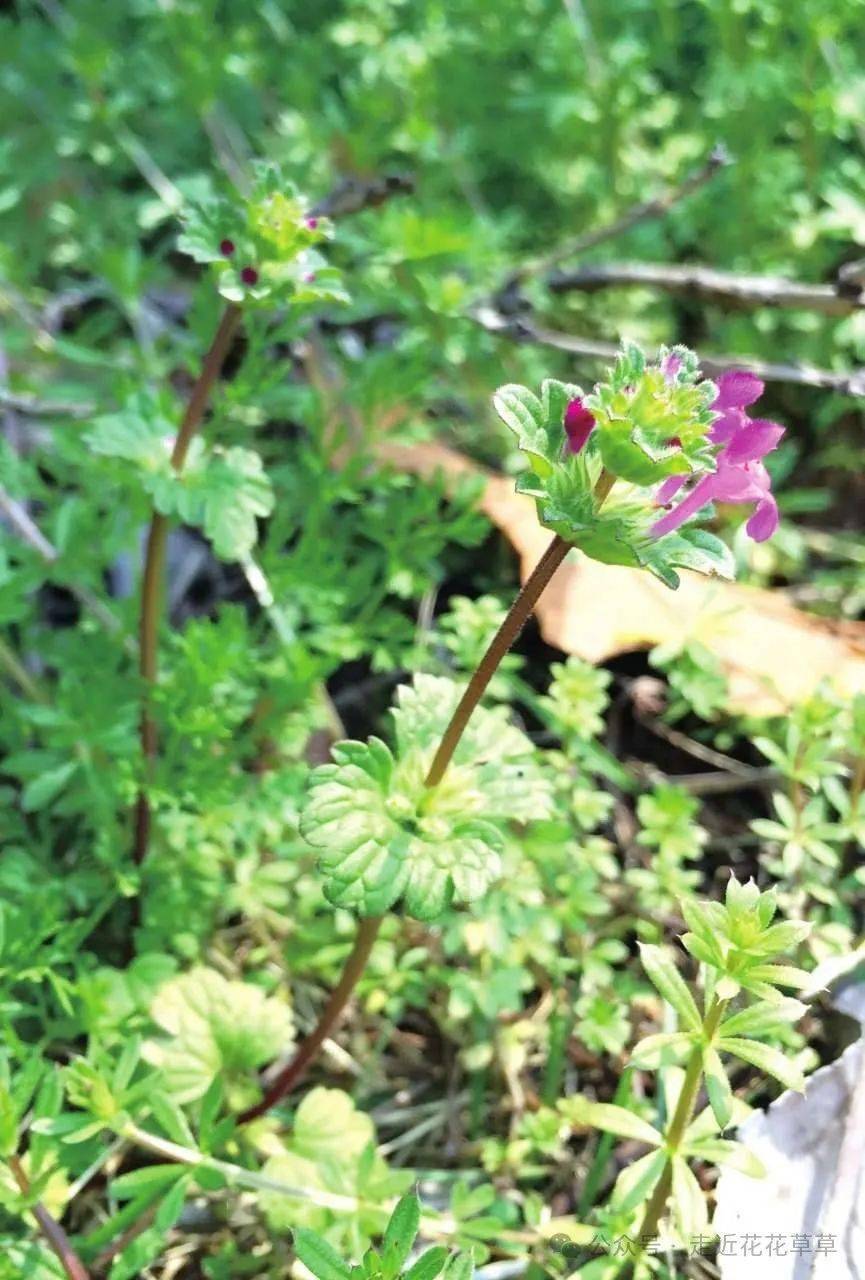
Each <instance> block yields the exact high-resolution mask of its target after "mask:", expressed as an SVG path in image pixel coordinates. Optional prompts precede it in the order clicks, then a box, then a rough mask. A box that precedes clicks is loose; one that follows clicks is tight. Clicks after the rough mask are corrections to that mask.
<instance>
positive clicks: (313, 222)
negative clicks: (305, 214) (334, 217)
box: [306, 218, 318, 231]
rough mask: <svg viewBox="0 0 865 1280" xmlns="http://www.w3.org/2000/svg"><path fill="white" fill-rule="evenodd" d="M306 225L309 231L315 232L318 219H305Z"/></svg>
mask: <svg viewBox="0 0 865 1280" xmlns="http://www.w3.org/2000/svg"><path fill="white" fill-rule="evenodd" d="M306 225H307V226H308V227H309V229H310V231H315V229H316V227H317V226H318V218H307V219H306Z"/></svg>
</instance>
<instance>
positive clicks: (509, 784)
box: [301, 675, 551, 920]
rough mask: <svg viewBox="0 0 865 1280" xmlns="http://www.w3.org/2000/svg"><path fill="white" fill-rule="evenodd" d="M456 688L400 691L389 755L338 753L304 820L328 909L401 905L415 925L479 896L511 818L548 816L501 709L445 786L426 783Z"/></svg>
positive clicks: (375, 750) (440, 683) (526, 754)
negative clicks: (330, 906) (316, 854)
mask: <svg viewBox="0 0 865 1280" xmlns="http://www.w3.org/2000/svg"><path fill="white" fill-rule="evenodd" d="M460 693H461V690H460V687H459V686H458V685H455V684H454V683H453V682H452V681H450V680H446V679H443V678H441V677H435V676H423V675H422V676H418V677H417V678H416V680H415V682H414V684H413V685H410V686H404V687H403V688H401V689H399V690H398V691H397V699H396V703H397V705H396V709H395V711H394V720H395V722H396V741H397V753H396V755H394V753H393V752H391V750H390V748H389V747H387V746H386V745H385V743H383V742H381V741H380V740H379V739H377V738H371V739H370V740H369V741H368V742H366V743H360V742H345V743H339V744H337V746H336V747H334V749H333V752H332V756H333V763H331V764H326V765H321V766H320V767H319V768H318V769H316V770H315V771H314V772H313V775H312V777H311V780H310V787H309V793H308V797H307V802H306V804H305V806H304V811H303V815H302V818H301V831H302V834H303V836H304V838H305V839H306V840H307V841H308V842H309V843H310V844H311V845H313V847H314V848H316V849H317V850H318V852H319V865H320V868H321V870H322V872H323V873H324V875H325V877H326V879H325V885H324V892H325V895H326V897H327V898H328V900H329V901H330V902H332V903H333V904H334V905H335V906H341V907H348V908H350V909H352V910H354V911H357V912H358V913H359V914H361V915H380V914H381V913H382V912H383V911H387V910H388V909H389V908H391V907H393V906H395V904H396V903H398V902H399V901H400V900H402V902H403V905H404V907H405V910H406V911H407V912H408V913H409V914H410V915H413V916H415V917H416V918H417V919H419V920H430V919H433V918H434V917H435V916H437V915H439V914H441V912H442V911H444V910H445V909H446V908H447V907H449V906H450V905H451V904H452V903H454V902H472V901H474V900H475V899H477V898H479V897H480V896H482V895H483V893H484V892H485V891H486V890H487V889H488V888H489V886H490V885H491V884H492V883H493V881H494V880H496V879H497V878H498V876H499V874H500V871H501V850H502V833H501V829H500V826H499V825H498V824H500V823H501V822H503V821H507V820H517V821H525V820H528V819H530V818H535V817H537V818H543V817H547V816H548V815H549V812H550V795H551V793H550V788H549V784H548V783H547V781H546V779H545V778H544V776H543V775H542V774H541V773H540V772H539V770H538V768H537V765H536V763H535V761H534V755H533V751H532V746H531V743H530V742H529V740H528V739H527V738H526V737H525V735H524V734H523V733H521V731H520V730H519V729H517V728H516V727H515V726H513V725H512V724H510V723H509V721H508V719H507V711H506V709H504V708H496V709H494V710H491V711H490V710H486V709H485V708H478V710H477V711H476V712H475V715H474V716H473V717H472V720H471V722H470V724H469V726H468V729H467V730H466V733H465V735H464V737H463V740H462V742H461V743H460V746H459V748H458V750H457V752H456V754H455V758H454V761H453V762H452V764H451V765H450V766H449V768H448V770H447V772H446V773H445V776H444V778H443V779H442V781H441V782H440V783H439V785H438V786H437V787H434V788H432V789H430V788H427V787H426V786H425V784H424V778H425V776H426V772H427V769H428V767H429V763H430V761H431V759H432V754H433V752H434V750H435V747H436V745H437V743H438V741H439V739H440V737H441V734H442V732H443V730H444V728H445V726H446V724H447V722H448V720H449V719H450V715H451V712H452V711H453V709H454V707H455V706H456V703H457V701H458V699H459V697H460Z"/></svg>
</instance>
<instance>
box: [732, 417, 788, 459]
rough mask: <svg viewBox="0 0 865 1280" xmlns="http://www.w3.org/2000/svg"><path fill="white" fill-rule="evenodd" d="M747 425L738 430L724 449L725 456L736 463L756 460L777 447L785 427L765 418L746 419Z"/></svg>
mask: <svg viewBox="0 0 865 1280" xmlns="http://www.w3.org/2000/svg"><path fill="white" fill-rule="evenodd" d="M746 422H747V425H746V426H744V427H743V429H742V430H741V431H737V432H736V434H735V435H734V436H733V438H732V439H731V441H730V443H729V444H728V445H727V447H726V449H725V450H724V458H725V460H726V461H727V462H732V463H734V464H738V463H742V462H754V461H756V459H758V458H764V457H765V456H766V454H767V453H771V452H772V450H773V449H777V447H778V442H779V441H780V439H781V437H782V435H783V434H784V428H783V427H780V426H779V425H778V423H777V422H768V421H767V420H766V419H765V418H754V419H753V421H750V420H746Z"/></svg>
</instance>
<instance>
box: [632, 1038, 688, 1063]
mask: <svg viewBox="0 0 865 1280" xmlns="http://www.w3.org/2000/svg"><path fill="white" fill-rule="evenodd" d="M693 1048H694V1037H693V1035H690V1034H688V1033H687V1032H684V1031H674V1032H672V1033H663V1034H661V1035H655V1036H646V1037H645V1038H644V1039H642V1040H640V1041H639V1042H638V1043H637V1044H636V1045H634V1048H633V1049H632V1051H631V1062H632V1064H633V1065H634V1066H635V1067H642V1068H644V1069H646V1070H648V1071H657V1070H658V1068H659V1067H662V1066H667V1065H668V1064H669V1063H680V1062H683V1061H684V1060H685V1058H686V1057H687V1056H688V1054H690V1053H691V1052H692V1050H693Z"/></svg>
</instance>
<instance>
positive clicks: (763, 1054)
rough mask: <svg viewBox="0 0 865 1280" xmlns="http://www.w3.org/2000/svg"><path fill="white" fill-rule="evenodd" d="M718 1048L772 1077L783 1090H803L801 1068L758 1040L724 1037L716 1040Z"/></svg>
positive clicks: (803, 1082)
mask: <svg viewBox="0 0 865 1280" xmlns="http://www.w3.org/2000/svg"><path fill="white" fill-rule="evenodd" d="M718 1048H719V1049H720V1050H722V1051H723V1052H724V1053H732V1054H733V1056H734V1057H736V1058H741V1059H742V1060H743V1061H744V1062H750V1063H751V1065H752V1066H753V1067H757V1068H758V1069H759V1070H760V1071H763V1072H765V1073H766V1075H770V1076H774V1078H775V1079H776V1080H780V1082H781V1084H782V1085H783V1086H784V1088H785V1089H795V1090H797V1092H799V1093H801V1092H802V1090H803V1089H804V1088H805V1077H804V1075H803V1074H802V1071H801V1068H800V1067H798V1066H797V1065H796V1063H795V1062H791V1061H790V1059H789V1058H788V1057H787V1056H786V1055H785V1054H783V1053H782V1052H781V1050H780V1049H776V1048H774V1047H773V1046H772V1045H768V1044H762V1043H761V1042H760V1041H759V1040H743V1039H742V1038H740V1037H739V1036H724V1037H722V1038H720V1039H719V1040H718Z"/></svg>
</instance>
